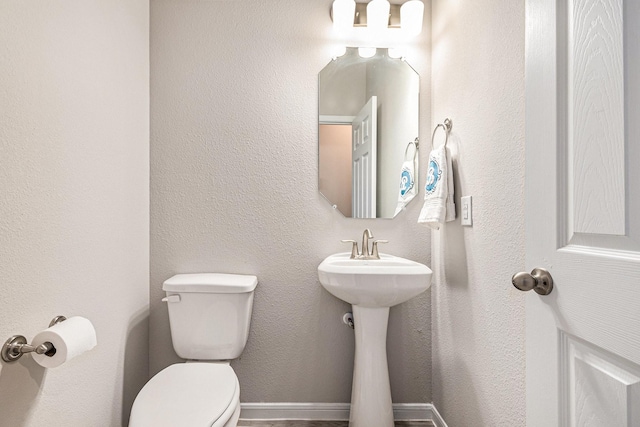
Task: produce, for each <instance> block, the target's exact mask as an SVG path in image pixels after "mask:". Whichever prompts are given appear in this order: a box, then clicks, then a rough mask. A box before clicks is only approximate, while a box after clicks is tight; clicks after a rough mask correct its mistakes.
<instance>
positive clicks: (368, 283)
mask: <svg viewBox="0 0 640 427" xmlns="http://www.w3.org/2000/svg"><path fill="white" fill-rule="evenodd" d="M350 256H351V254H350V253H348V252H345V253H340V254H335V255H330V256H328V257H327V258H325V260H324V261H322V263H321V264H320V265H319V266H318V276H319V278H320V283H322V286H323V287H324V288H325V289H326V290H327V291H329V292H330V293H331V294H333V295H334V296H336V297H338V298H340V299H341V300H343V301H346V302H348V303H350V304H353V305H359V306H362V307H392V306H394V305H397V304H400V303H403V302H405V301H407V300H409V299H411V298H413V297H415V296H416V295H418V294H421V293H422V292H424V291H426V290H427V289H429V287H430V286H431V274H432V272H431V269H429V267H427V266H426V265H424V264H420V263H418V262H415V261H411V260H408V259H404V258H400V257H397V256H393V255H387V254H380V259H379V260H378V259H374V260H361V259H349V258H350Z"/></svg>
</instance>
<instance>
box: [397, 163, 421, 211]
mask: <svg viewBox="0 0 640 427" xmlns="http://www.w3.org/2000/svg"><path fill="white" fill-rule="evenodd" d="M416 169H417V168H416V166H415V159H411V160H406V161H405V162H403V163H402V169H401V170H400V190H399V191H398V204H397V205H396V211H395V213H394V214H393V216H396V215H398V214H399V213H400V211H402V210H403V209H404V207H405V206H406V205H407V203H409V202H410V201H411V200H412V199H413V198H414V197H416V194H418V188H417V186H416V183H415V176H416Z"/></svg>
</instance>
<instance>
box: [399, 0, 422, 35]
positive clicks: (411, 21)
mask: <svg viewBox="0 0 640 427" xmlns="http://www.w3.org/2000/svg"><path fill="white" fill-rule="evenodd" d="M423 16H424V3H422V2H421V1H420V0H409V1H407V2H406V3H404V4H403V5H402V6H400V28H401V29H402V31H403V32H404V33H405V34H406V35H407V36H409V37H414V36H417V35H418V34H420V33H421V32H422V18H423Z"/></svg>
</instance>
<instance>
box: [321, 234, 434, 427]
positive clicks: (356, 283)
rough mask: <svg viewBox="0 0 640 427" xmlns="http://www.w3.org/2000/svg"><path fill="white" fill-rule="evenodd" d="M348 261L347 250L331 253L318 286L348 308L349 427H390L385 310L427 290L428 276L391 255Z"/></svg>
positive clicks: (424, 268) (424, 270)
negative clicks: (351, 332) (351, 350)
mask: <svg viewBox="0 0 640 427" xmlns="http://www.w3.org/2000/svg"><path fill="white" fill-rule="evenodd" d="M369 234H371V233H370V232H369ZM350 257H351V253H348V252H345V253H340V254H335V255H331V256H328V257H327V258H325V260H324V261H322V263H321V264H320V265H319V266H318V277H319V278H320V283H322V286H323V287H324V288H325V289H326V290H327V291H329V292H330V293H331V294H333V295H334V296H336V297H338V298H340V299H341V300H343V301H346V302H348V303H351V305H352V306H353V318H354V324H355V340H356V351H355V358H354V363H353V386H352V388H351V410H350V411H349V427H371V426H376V427H393V426H394V419H393V404H392V402H391V387H390V384H389V368H388V365H387V323H388V320H389V309H390V307H392V306H394V305H396V304H400V303H403V302H405V301H407V300H409V299H411V298H413V297H415V296H416V295H418V294H421V293H422V292H424V291H426V290H427V289H429V287H430V286H431V274H432V272H431V270H430V269H429V267H427V266H426V265H424V264H420V263H418V262H414V261H410V260H408V259H404V258H400V257H396V256H392V255H386V254H381V255H380V259H379V260H378V259H375V260H362V259H350Z"/></svg>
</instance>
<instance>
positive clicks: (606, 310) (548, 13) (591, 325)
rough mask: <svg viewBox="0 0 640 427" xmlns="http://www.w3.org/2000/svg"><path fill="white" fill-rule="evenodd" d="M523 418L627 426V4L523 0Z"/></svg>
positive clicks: (634, 368) (637, 25) (633, 315)
mask: <svg viewBox="0 0 640 427" xmlns="http://www.w3.org/2000/svg"><path fill="white" fill-rule="evenodd" d="M526 28H527V30H526V107H527V112H526V127H527V129H526V157H527V170H526V176H527V179H526V202H527V205H526V212H527V217H526V224H527V232H526V238H527V241H526V250H527V257H526V258H527V259H526V268H527V271H530V270H532V269H533V268H536V267H542V268H546V269H548V270H549V271H550V273H551V275H552V277H553V280H554V288H553V290H552V292H551V293H550V294H549V295H547V296H541V295H538V294H536V293H534V292H528V293H527V294H525V295H523V297H524V298H526V310H527V314H526V322H527V344H526V351H527V361H526V363H527V365H526V366H527V367H526V369H527V426H528V427H557V426H580V427H596V426H597V427H618V426H634V427H640V78H639V77H640V1H638V0H527V8H526Z"/></svg>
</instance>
